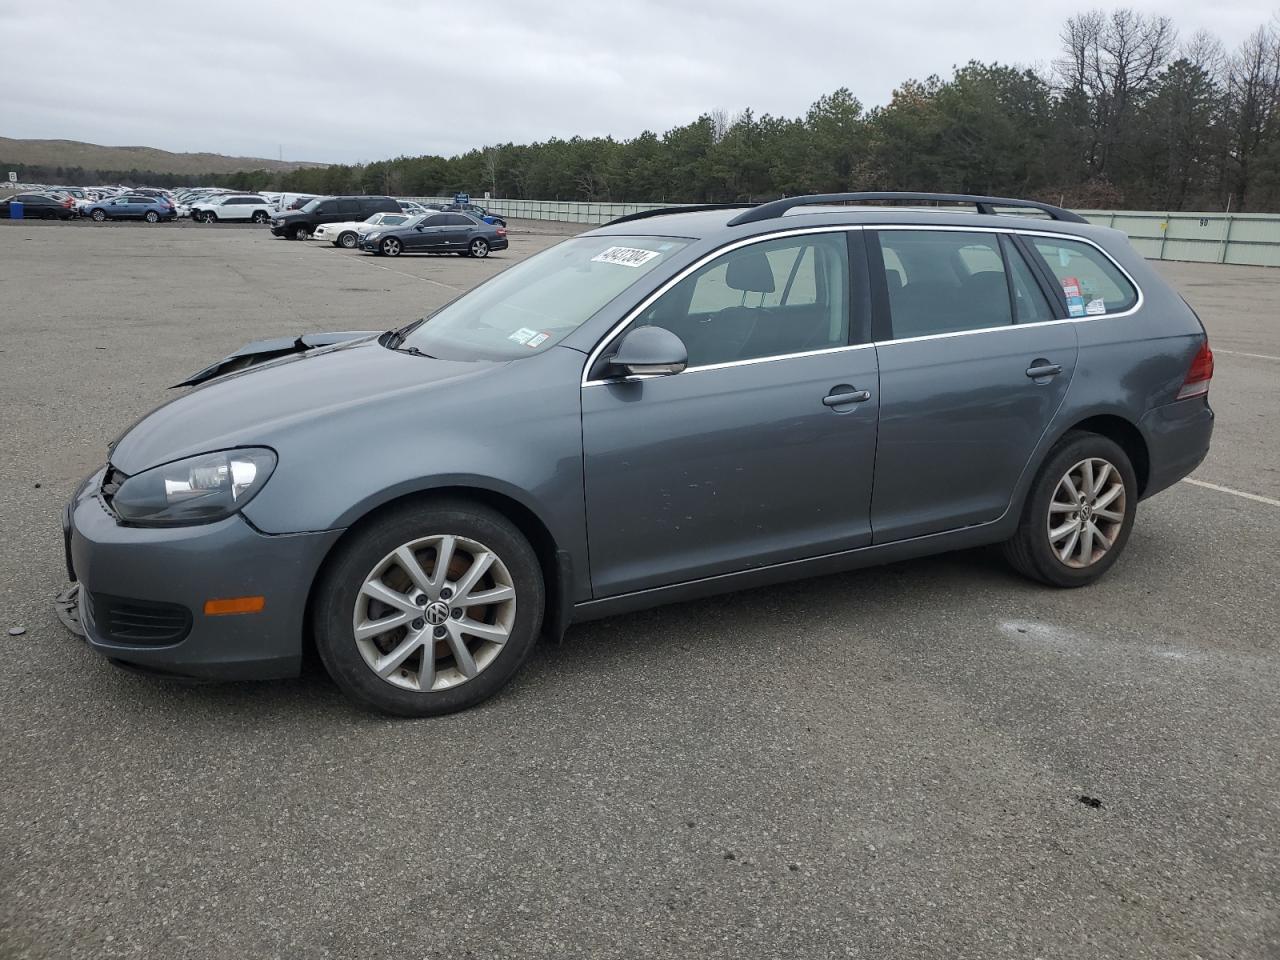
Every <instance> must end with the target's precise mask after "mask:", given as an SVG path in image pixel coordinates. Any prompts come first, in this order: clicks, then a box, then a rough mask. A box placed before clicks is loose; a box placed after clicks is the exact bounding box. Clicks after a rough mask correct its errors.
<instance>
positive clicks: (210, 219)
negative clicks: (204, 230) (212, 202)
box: [204, 210, 218, 223]
mask: <svg viewBox="0 0 1280 960" xmlns="http://www.w3.org/2000/svg"><path fill="white" fill-rule="evenodd" d="M204 222H205V223H217V222H218V215H217V214H216V213H214V212H213V211H212V210H206V211H205V215H204Z"/></svg>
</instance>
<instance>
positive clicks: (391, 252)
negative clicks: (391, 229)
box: [382, 237, 400, 257]
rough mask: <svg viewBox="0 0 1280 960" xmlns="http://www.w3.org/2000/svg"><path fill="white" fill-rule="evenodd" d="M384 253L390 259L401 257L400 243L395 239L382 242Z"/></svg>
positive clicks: (391, 238) (389, 238)
mask: <svg viewBox="0 0 1280 960" xmlns="http://www.w3.org/2000/svg"><path fill="white" fill-rule="evenodd" d="M382 252H383V253H385V254H386V255H387V256H388V257H398V256H400V241H399V240H397V239H396V238H395V237H388V238H387V239H386V240H383V241H382Z"/></svg>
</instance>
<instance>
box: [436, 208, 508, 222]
mask: <svg viewBox="0 0 1280 960" xmlns="http://www.w3.org/2000/svg"><path fill="white" fill-rule="evenodd" d="M441 209H442V210H448V211H451V212H457V213H466V214H469V215H470V216H473V217H475V218H476V219H477V220H483V221H484V222H485V223H492V224H494V225H495V226H499V227H505V226H506V225H507V221H506V220H504V219H503V218H502V217H500V216H498V215H497V214H496V213H490V212H489V211H488V210H486V209H485V208H484V207H482V206H480V205H479V204H477V203H449V204H446V205H445V206H443V207H441Z"/></svg>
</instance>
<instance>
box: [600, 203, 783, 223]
mask: <svg viewBox="0 0 1280 960" xmlns="http://www.w3.org/2000/svg"><path fill="white" fill-rule="evenodd" d="M757 206H759V204H755V203H695V204H686V205H685V206H682V207H658V208H657V209H656V210H641V211H640V212H639V213H628V214H626V215H625V216H622V217H617V218H615V219H613V220H610V221H609V222H608V223H606V224H603V225H604V226H606V227H612V226H613V225H614V224H615V223H630V222H631V221H632V220H647V219H649V217H665V216H667V215H668V214H671V213H701V212H702V211H704V210H741V209H742V208H744V207H747V208H755V207H757Z"/></svg>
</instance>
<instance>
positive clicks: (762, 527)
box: [64, 194, 1213, 715]
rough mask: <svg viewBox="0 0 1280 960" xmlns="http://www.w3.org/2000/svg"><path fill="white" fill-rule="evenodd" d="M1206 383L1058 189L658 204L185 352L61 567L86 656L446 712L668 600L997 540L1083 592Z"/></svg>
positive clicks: (1123, 258)
mask: <svg viewBox="0 0 1280 960" xmlns="http://www.w3.org/2000/svg"><path fill="white" fill-rule="evenodd" d="M868 202H870V203H875V204H879V205H878V206H868V205H866V204H867V203H868ZM904 202H905V203H912V204H924V203H931V204H937V203H943V202H945V203H949V204H952V206H951V207H950V208H943V207H936V206H935V207H934V208H932V209H928V208H926V209H921V208H919V207H914V208H913V207H906V206H901V204H902V203H904ZM958 203H962V204H965V207H964V208H960V207H957V206H954V204H958ZM1015 214H1019V215H1015ZM335 341H337V342H335ZM317 344H320V345H318V346H317ZM1212 373H1213V355H1212V353H1211V352H1210V350H1209V346H1208V342H1207V338H1206V336H1205V331H1204V328H1203V327H1202V326H1201V324H1200V321H1199V319H1198V318H1197V317H1196V315H1195V314H1194V313H1193V312H1192V310H1191V308H1190V307H1188V306H1187V304H1186V303H1185V302H1183V300H1182V299H1181V298H1180V297H1179V296H1178V295H1177V294H1176V293H1174V292H1173V291H1172V290H1171V289H1170V288H1169V287H1168V286H1167V285H1166V284H1165V283H1164V282H1163V281H1162V280H1161V279H1160V278H1159V277H1158V276H1157V275H1156V274H1155V273H1154V272H1153V271H1152V270H1151V269H1150V268H1149V267H1148V266H1147V264H1146V263H1145V262H1144V261H1143V259H1142V258H1141V257H1140V256H1138V255H1137V254H1136V253H1135V252H1134V251H1133V249H1132V248H1131V247H1130V246H1129V244H1128V242H1127V241H1126V240H1125V238H1124V237H1123V236H1122V235H1121V234H1119V233H1116V232H1114V231H1111V230H1107V229H1103V228H1100V227H1095V226H1090V225H1089V224H1087V223H1085V222H1084V221H1083V220H1082V219H1081V218H1080V217H1078V216H1076V215H1075V214H1072V213H1070V212H1068V211H1066V210H1062V209H1058V208H1056V207H1051V206H1048V205H1044V204H1037V203H1031V202H1028V201H1017V200H1005V199H998V198H990V197H966V196H955V195H935V194H837V195H825V196H816V197H796V198H789V199H785V200H779V201H776V202H772V203H765V204H762V205H758V206H750V207H745V206H737V207H731V208H724V207H714V208H678V209H670V210H658V211H653V212H650V213H644V214H638V215H635V216H630V217H624V218H622V219H620V220H615V221H614V222H612V223H610V224H608V225H606V226H604V227H601V228H599V229H596V230H592V231H590V232H588V233H585V234H583V235H581V236H578V237H574V238H573V239H570V240H567V241H565V242H563V243H561V244H559V245H558V246H555V247H553V248H551V249H549V250H546V251H544V252H542V253H540V254H538V255H536V256H534V257H531V258H529V259H527V260H525V261H523V262H521V263H518V264H517V265H515V266H513V267H511V268H510V269H508V270H506V271H505V272H503V273H501V274H499V275H497V276H496V277H494V278H493V279H491V280H489V281H488V282H486V283H484V284H482V285H481V286H479V287H477V288H476V289H474V290H472V291H471V292H469V293H467V294H464V295H463V296H461V297H459V298H458V299H456V300H454V301H453V302H451V303H449V304H447V305H445V306H444V307H442V308H440V309H439V310H437V311H436V312H435V313H433V314H431V315H430V316H428V317H426V318H424V319H422V320H419V321H417V322H415V323H411V324H409V325H408V326H405V327H403V328H402V329H399V330H394V331H388V332H385V333H381V334H378V333H359V332H357V333H344V334H331V335H328V336H320V337H316V338H308V337H304V338H300V339H299V340H298V341H296V343H295V342H293V341H289V340H285V341H268V342H266V343H265V344H264V345H261V346H253V345H251V346H250V347H249V348H246V349H245V350H242V351H240V352H239V353H237V354H235V355H233V356H232V357H230V358H228V359H227V360H226V361H222V362H219V363H217V364H214V365H213V366H212V367H210V368H209V369H207V370H205V371H202V372H201V373H200V374H198V375H197V376H196V377H193V378H192V380H191V381H188V382H189V383H199V384H200V385H199V386H198V387H197V389H195V390H192V391H190V392H187V393H185V394H184V395H182V396H180V397H178V398H177V399H175V400H173V401H172V402H170V403H168V404H166V405H164V406H162V407H160V408H159V409H157V410H155V411H154V412H152V413H151V414H149V415H148V416H147V417H145V418H144V419H143V420H142V421H140V422H139V423H137V424H135V425H134V426H133V427H131V428H130V429H129V430H128V431H127V432H126V433H125V434H124V435H123V436H122V437H120V438H119V439H118V440H117V441H116V442H115V443H113V444H112V445H111V448H110V457H109V462H108V463H107V464H106V465H105V466H104V467H103V468H102V469H100V470H98V471H97V472H95V473H94V474H93V475H92V476H91V477H89V478H88V479H87V480H86V481H85V482H84V484H83V485H82V486H81V488H80V489H79V491H78V492H77V493H76V495H75V497H74V499H73V501H72V502H71V503H70V504H69V505H68V508H67V512H66V515H65V518H64V523H65V530H66V539H67V548H68V565H69V567H70V569H71V572H72V576H73V579H74V578H78V579H79V581H80V583H81V589H82V603H81V616H82V619H83V623H84V626H85V629H86V632H87V634H88V640H89V643H90V644H91V645H92V647H93V648H94V649H96V650H98V651H100V652H101V653H103V654H105V655H106V656H108V657H110V658H111V659H113V660H115V661H118V662H121V663H123V664H126V665H130V666H132V667H134V668H140V669H143V670H149V671H152V672H156V673H160V674H170V675H182V676H189V677H226V678H247V677H285V676H290V675H294V674H296V673H297V672H298V670H299V668H300V665H301V663H302V661H303V657H304V653H305V652H306V649H307V648H308V647H309V645H311V644H314V647H315V649H316V650H317V651H318V653H319V656H320V658H321V660H322V661H323V663H324V664H325V666H326V667H327V668H328V670H329V672H330V674H331V675H332V676H333V678H334V680H335V681H336V682H337V683H338V685H339V686H340V687H341V688H342V689H343V690H344V691H346V692H347V693H348V694H349V695H350V696H352V697H354V698H355V699H356V700H358V701H360V702H361V703H363V704H366V705H369V706H372V707H375V708H379V709H381V710H384V711H388V712H391V713H396V714H405V715H422V714H436V713H443V712H447V711H452V710H458V709H461V708H464V707H467V706H470V705H472V704H475V703H478V702H479V701H482V700H484V699H485V698H486V697H488V696H490V695H491V694H493V693H494V692H495V691H496V690H498V689H499V688H500V687H501V686H502V685H503V684H504V683H506V682H507V680H509V679H510V678H511V676H512V675H513V674H514V673H515V672H516V670H517V669H518V668H519V666H520V664H521V662H522V661H523V660H524V659H525V657H526V656H527V655H528V653H529V651H530V649H531V647H532V646H533V644H534V642H535V639H536V638H537V637H538V636H539V635H544V636H550V637H553V638H555V637H558V636H559V635H560V634H562V633H563V631H564V630H565V629H566V627H567V626H568V625H569V624H571V623H573V622H576V621H580V620H586V619H590V618H594V617H601V616H606V615H610V614H617V613H623V612H626V611H630V610H636V609H639V608H642V607H650V606H654V605H656V604H661V603H668V602H671V601H676V600H686V599H690V598H695V597H702V596H706V595H708V594H712V593H719V592H725V591H734V590H741V589H744V588H750V587H755V586H760V585H764V584H770V583H775V582H778V581H782V580H787V579H791V578H796V577H804V576H810V575H814V574H823V573H831V572H834V571H842V570H849V569H852V568H855V567H860V566H865V565H869V564H877V563H883V562H887V561H895V560H901V559H903V558H907V557H915V556H920V555H923V554H931V553H938V552H941V551H946V550H956V549H961V548H968V547H976V546H979V545H983V544H994V543H1002V544H1004V548H1005V552H1006V553H1007V556H1008V558H1009V560H1010V561H1011V562H1012V564H1013V566H1014V567H1015V568H1016V569H1018V570H1019V571H1021V572H1022V573H1024V574H1026V575H1027V576H1029V577H1032V578H1034V579H1036V580H1039V581H1041V582H1043V583H1046V584H1050V585H1053V586H1058V587H1079V586H1083V585H1085V584H1089V583H1091V582H1093V581H1094V580H1096V579H1097V578H1098V577H1100V576H1101V575H1102V574H1103V573H1104V572H1106V570H1107V569H1108V568H1109V567H1110V566H1111V565H1112V564H1113V563H1114V562H1115V561H1116V559H1117V557H1118V556H1119V554H1120V552H1121V551H1122V550H1123V548H1124V545H1125V542H1126V540H1127V539H1128V537H1129V534H1130V531H1131V529H1132V527H1133V523H1134V516H1135V512H1136V510H1137V505H1138V501H1139V500H1142V499H1144V498H1146V497H1149V496H1151V495H1152V494H1155V493H1158V492H1160V491H1161V490H1163V489H1165V488H1166V487H1168V486H1169V485H1170V484H1172V483H1174V482H1175V481H1177V480H1178V479H1180V478H1181V477H1183V476H1185V475H1186V474H1187V473H1189V472H1190V471H1191V470H1193V469H1194V468H1195V467H1196V465H1197V464H1199V463H1200V461H1201V460H1202V459H1203V458H1204V456H1205V453H1206V452H1207V450H1208V447H1209V438H1210V434H1211V432H1212V427H1213V413H1212V411H1211V410H1210V408H1209V404H1208V399H1207V396H1208V388H1209V380H1210V378H1211V376H1212ZM206 381H207V382H206ZM856 588H857V585H856V582H854V581H851V583H850V589H856Z"/></svg>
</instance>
